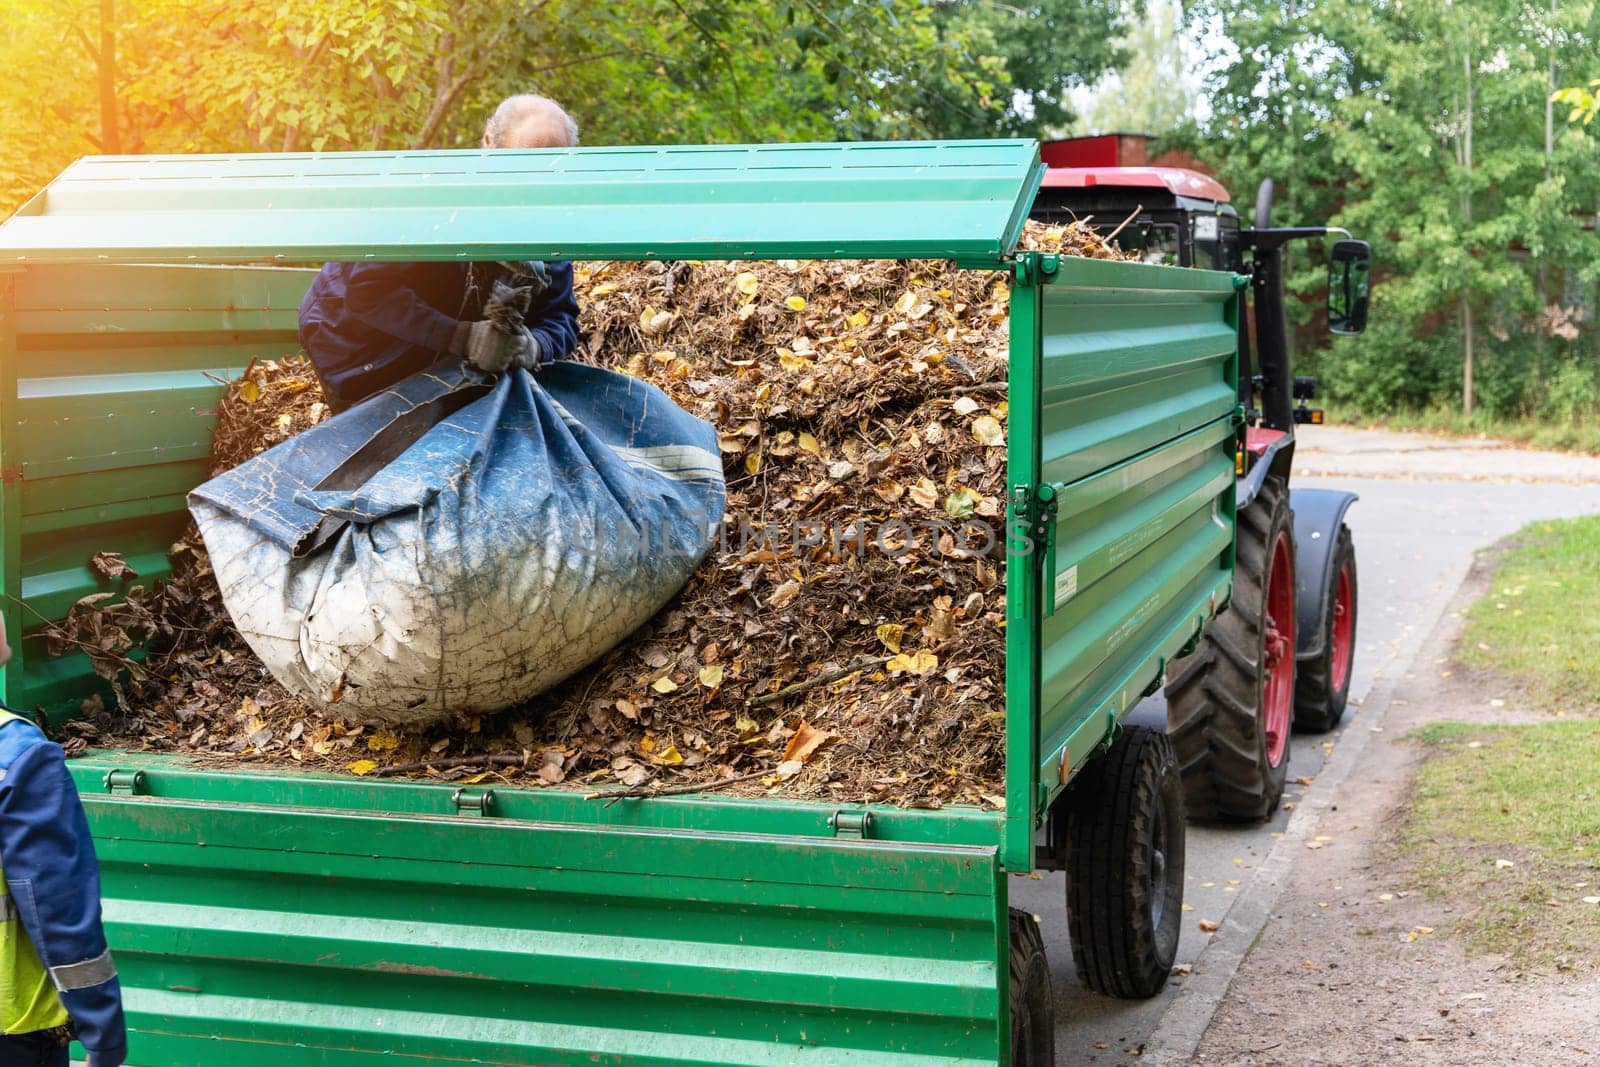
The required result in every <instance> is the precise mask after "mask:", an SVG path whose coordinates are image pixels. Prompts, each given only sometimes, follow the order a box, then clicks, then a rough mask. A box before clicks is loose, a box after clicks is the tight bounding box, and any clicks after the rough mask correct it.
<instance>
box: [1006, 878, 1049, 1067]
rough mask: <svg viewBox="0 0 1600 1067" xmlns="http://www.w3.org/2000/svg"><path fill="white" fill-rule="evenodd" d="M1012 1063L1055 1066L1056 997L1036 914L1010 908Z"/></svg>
mask: <svg viewBox="0 0 1600 1067" xmlns="http://www.w3.org/2000/svg"><path fill="white" fill-rule="evenodd" d="M1010 957H1011V1064H1012V1067H1055V1062H1056V999H1055V994H1054V993H1053V992H1052V991H1051V989H1050V965H1049V964H1048V963H1047V962H1046V961H1045V958H1044V937H1043V936H1042V935H1041V934H1040V933H1039V924H1038V923H1036V922H1034V920H1033V916H1032V915H1029V914H1028V913H1027V912H1025V911H1022V910H1021V909H1019V908H1012V909H1011V951H1010Z"/></svg>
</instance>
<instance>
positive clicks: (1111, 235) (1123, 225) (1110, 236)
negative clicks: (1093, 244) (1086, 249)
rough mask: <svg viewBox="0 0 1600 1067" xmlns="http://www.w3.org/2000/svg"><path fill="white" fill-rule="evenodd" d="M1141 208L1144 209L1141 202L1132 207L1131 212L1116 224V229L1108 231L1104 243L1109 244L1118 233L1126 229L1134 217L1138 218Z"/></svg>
mask: <svg viewBox="0 0 1600 1067" xmlns="http://www.w3.org/2000/svg"><path fill="white" fill-rule="evenodd" d="M1143 210H1144V205H1143V204H1140V205H1139V206H1138V207H1136V208H1134V209H1133V214H1131V215H1129V216H1128V217H1127V218H1125V219H1123V220H1122V221H1121V222H1120V223H1118V224H1117V228H1116V229H1114V230H1112V231H1111V232H1110V233H1108V234H1107V235H1106V243H1108V244H1109V243H1110V242H1112V241H1115V240H1116V239H1117V234H1119V233H1121V232H1122V231H1123V230H1125V229H1127V227H1128V223H1130V222H1132V221H1133V220H1134V219H1136V218H1138V217H1139V212H1141V211H1143Z"/></svg>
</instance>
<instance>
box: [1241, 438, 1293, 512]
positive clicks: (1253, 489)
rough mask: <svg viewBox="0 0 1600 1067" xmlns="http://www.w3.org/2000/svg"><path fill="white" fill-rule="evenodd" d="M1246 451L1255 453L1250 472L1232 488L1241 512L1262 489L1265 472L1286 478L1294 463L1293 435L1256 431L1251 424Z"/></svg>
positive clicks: (1285, 479)
mask: <svg viewBox="0 0 1600 1067" xmlns="http://www.w3.org/2000/svg"><path fill="white" fill-rule="evenodd" d="M1245 451H1247V452H1249V453H1250V454H1252V455H1254V456H1255V457H1256V458H1255V462H1253V463H1252V464H1251V465H1250V473H1248V474H1246V475H1245V476H1244V477H1243V478H1240V479H1239V484H1238V487H1237V488H1236V489H1235V493H1236V494H1237V496H1236V497H1235V499H1236V500H1237V504H1236V505H1235V506H1236V507H1237V508H1238V510H1240V511H1243V510H1244V509H1245V508H1247V507H1249V506H1250V502H1251V501H1252V500H1254V499H1255V498H1256V494H1257V493H1259V492H1261V483H1263V482H1265V481H1266V480H1267V475H1269V474H1271V475H1273V476H1275V477H1278V478H1282V479H1283V480H1284V481H1285V482H1287V481H1288V480H1289V468H1290V467H1291V466H1292V465H1293V463H1294V434H1292V433H1280V432H1279V431H1277V430H1258V429H1257V428H1255V427H1251V429H1250V431H1249V438H1248V442H1247V444H1246V445H1245Z"/></svg>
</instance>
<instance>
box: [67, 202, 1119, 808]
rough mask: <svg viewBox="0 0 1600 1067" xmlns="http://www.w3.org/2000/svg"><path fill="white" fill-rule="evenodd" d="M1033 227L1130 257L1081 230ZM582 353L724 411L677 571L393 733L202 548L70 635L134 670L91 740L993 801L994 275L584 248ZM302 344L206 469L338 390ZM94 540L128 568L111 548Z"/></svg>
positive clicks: (245, 385)
mask: <svg viewBox="0 0 1600 1067" xmlns="http://www.w3.org/2000/svg"><path fill="white" fill-rule="evenodd" d="M1026 240H1027V244H1028V246H1029V247H1032V248H1036V249H1043V250H1048V251H1054V250H1058V249H1060V250H1063V251H1066V252H1068V253H1070V254H1075V255H1091V256H1096V257H1099V258H1122V257H1121V255H1120V254H1119V253H1117V252H1116V251H1115V250H1114V249H1112V248H1109V247H1108V246H1106V245H1105V244H1104V243H1103V242H1101V241H1100V240H1099V239H1098V238H1097V237H1095V235H1094V234H1093V233H1092V232H1091V231H1089V230H1087V229H1085V228H1083V227H1081V226H1077V225H1074V226H1072V227H1065V228H1063V227H1050V228H1046V227H1042V226H1036V225H1032V224H1030V227H1029V231H1028V235H1027V238H1026ZM577 288H578V298H579V302H580V304H581V305H582V307H583V328H584V334H585V342H584V347H583V349H582V351H581V352H580V354H579V358H582V359H586V360H589V361H591V362H594V363H597V364H601V365H604V366H610V367H614V368H616V369H620V370H625V371H627V372H628V373H632V374H636V375H639V376H641V377H644V378H647V379H649V380H650V381H652V382H654V383H656V384H657V385H659V386H661V387H662V388H663V389H665V390H666V391H667V392H668V393H669V394H670V395H671V396H672V397H673V399H674V400H676V401H677V402H678V403H679V404H681V405H682V406H683V407H684V408H686V409H687V410H689V411H690V412H693V413H694V414H696V415H699V416H700V417H702V418H704V419H706V420H708V421H710V422H712V423H713V424H715V425H716V426H717V428H718V430H719V433H720V441H721V445H722V451H723V458H724V463H725V468H726V472H727V482H728V506H727V515H726V522H725V525H724V531H725V532H724V538H723V542H722V544H721V545H720V546H719V547H717V548H716V549H714V550H713V552H712V555H711V557H710V558H709V559H708V560H707V561H706V563H705V565H704V566H702V567H701V569H700V571H699V573H697V574H696V575H695V577H694V579H693V580H692V581H691V582H690V583H689V585H688V587H687V588H685V590H684V591H683V593H682V594H681V595H680V596H679V597H678V598H677V599H676V600H675V601H674V602H673V603H672V604H670V605H669V606H668V607H667V608H666V609H665V610H663V611H662V612H661V613H660V614H659V615H658V616H657V617H656V618H655V619H653V620H652V621H651V622H650V623H648V624H647V625H645V626H644V627H643V628H641V629H640V630H639V631H638V632H637V633H636V634H635V635H634V636H633V637H632V638H631V639H630V640H628V641H627V642H625V643H623V644H622V645H621V646H619V647H618V648H616V649H615V650H613V651H612V652H611V653H610V654H608V655H607V656H606V657H605V658H604V659H602V660H601V661H600V662H599V663H597V664H595V665H594V666H593V667H591V668H589V669H587V670H585V671H582V672H580V674H579V675H577V676H576V677H574V678H573V679H571V680H569V681H568V682H567V683H565V684H563V685H561V686H559V687H558V688H556V689H554V690H552V691H550V692H548V693H546V694H544V695H542V696H540V697H538V698H536V699H535V700H533V701H532V702H530V703H529V704H527V705H526V706H523V707H520V708H516V709H512V710H510V711H507V712H504V713H502V714H500V715H497V716H494V717H486V718H474V719H470V720H467V721H465V722H463V723H459V724H457V725H456V726H455V727H453V728H451V729H439V728H434V729H430V730H427V731H418V732H413V733H404V734H396V733H391V732H387V731H384V730H381V729H374V728H372V727H362V726H357V725H354V724H351V723H348V722H345V721H342V720H340V719H339V717H338V707H337V705H335V706H333V707H331V708H326V709H324V708H310V707H307V706H306V705H304V704H302V703H300V702H299V701H297V700H295V699H293V698H290V697H289V696H288V695H287V694H286V693H285V692H284V691H283V690H282V689H281V688H280V687H279V686H277V685H276V683H274V682H273V680H272V679H271V678H270V677H268V676H267V675H266V673H265V671H264V670H263V669H262V667H261V665H260V664H259V662H258V661H257V660H256V659H255V657H254V656H253V655H252V654H251V653H250V651H249V650H248V648H246V647H245V646H244V644H243V642H242V640H241V639H240V638H239V637H238V635H237V633H235V632H234V631H233V629H232V627H231V625H229V624H228V623H227V616H226V613H225V611H224V610H223V609H222V607H221V604H220V598H219V596H218V593H217V590H216V584H215V582H214V580H213V579H212V578H211V574H210V570H209V568H208V567H207V565H206V560H205V552H204V548H203V547H202V546H200V545H199V543H198V539H197V538H196V537H194V536H190V537H189V538H187V539H185V540H184V541H183V542H182V543H180V544H179V545H176V546H174V561H175V575H174V578H173V580H172V581H169V582H165V583H157V584H156V585H155V586H154V587H153V588H152V589H151V590H149V591H145V590H143V589H136V590H135V591H133V592H131V593H130V594H129V595H128V596H127V597H126V598H125V600H123V601H121V602H119V603H115V604H112V603H109V602H108V601H109V597H107V598H105V599H96V598H89V600H87V601H85V602H84V603H83V604H82V605H80V606H79V608H78V609H75V611H74V613H73V617H72V619H71V620H69V623H68V624H67V625H65V626H62V627H59V628H58V633H57V637H56V642H57V646H58V647H59V648H60V649H63V650H64V649H66V648H69V647H74V646H76V647H83V648H89V649H92V654H93V656H94V657H95V660H96V663H97V665H100V666H101V667H102V668H103V669H104V673H107V674H108V675H111V674H117V673H118V668H119V667H123V666H126V665H127V664H128V662H129V661H128V655H129V653H130V651H131V650H132V649H133V648H135V647H138V646H143V647H145V648H146V649H147V650H148V651H147V652H146V654H145V658H144V660H143V663H142V665H140V666H135V667H134V670H133V671H132V672H129V673H124V674H123V675H122V680H121V681H120V682H119V685H120V688H119V691H118V704H119V705H120V707H119V709H117V710H116V711H113V710H110V709H103V708H90V709H87V710H88V711H89V712H91V714H89V715H87V716H86V717H85V719H84V721H83V722H81V723H80V724H77V725H75V726H73V727H71V728H70V729H71V730H73V731H75V732H76V733H77V736H78V740H75V741H74V742H73V744H75V745H76V746H79V747H81V746H82V745H83V744H85V743H94V744H116V745H122V746H128V747H134V748H143V749H147V750H160V751H176V752H183V753H188V754H193V755H204V756H212V757H221V758H226V759H228V760H230V761H249V762H271V763H280V764H281V763H289V764H299V765H301V766H305V767H308V768H316V769H322V770H347V771H350V772H354V773H356V774H364V775H373V776H389V775H417V776H425V777H434V778H445V779H464V780H468V781H478V780H483V779H485V778H489V777H493V778H495V779H502V778H503V779H506V780H511V781H515V782H517V783H520V784H540V783H543V784H547V785H556V784H564V785H565V787H566V788H577V789H583V790H585V791H589V792H594V793H597V794H600V795H615V794H616V793H618V792H626V793H629V794H630V795H662V794H664V793H667V792H673V791H680V792H684V791H691V790H698V789H704V788H729V789H731V790H732V791H738V792H752V791H757V792H758V791H773V792H778V793H781V794H784V795H799V796H811V797H820V796H830V797H834V798H836V799H839V800H841V801H878V802H891V803H900V804H910V805H917V806H932V807H937V806H940V805H942V804H945V803H951V802H966V803H977V804H988V805H998V804H999V803H1001V799H1000V794H1001V792H1002V791H1003V790H1002V781H1003V777H1004V758H1005V757H1004V720H1005V682H1004V673H1005V672H1004V617H1005V574H1004V544H1003V536H1002V530H1003V524H1004V513H1005V501H1004V491H1005V462H1006V447H1005V444H1006V431H1005V427H1006V416H1007V410H1006V353H1007V299H1008V289H1007V283H1006V280H1005V277H1004V276H1003V275H1001V274H997V273H989V272H980V271H962V270H957V269H955V268H954V267H953V266H951V265H950V264H948V263H944V262H933V261H927V262H901V261H860V260H846V261H815V262H765V263H724V262H709V263H585V264H579V265H578V268H577ZM326 414H327V409H326V407H325V405H324V404H323V402H322V401H321V399H320V390H319V388H318V386H317V383H316V379H315V376H314V375H313V374H311V372H310V369H309V368H308V367H307V366H306V364H305V363H304V362H302V361H297V360H296V361H281V362H275V363H264V364H260V365H257V366H252V367H251V368H250V369H249V370H248V371H247V373H246V374H245V376H244V377H243V378H241V379H240V380H238V381H236V382H234V383H232V384H231V385H230V388H229V390H228V396H227V399H226V400H225V401H224V402H223V405H222V409H221V425H220V428H219V430H218V434H217V441H216V446H215V460H216V462H215V464H214V469H216V470H223V469H227V468H230V467H232V466H234V465H236V464H238V463H240V462H242V461H243V460H244V459H246V458H248V457H249V456H251V455H254V454H256V453H257V452H259V451H261V450H262V449H264V448H267V447H270V446H271V445H274V444H276V443H278V442H280V441H282V440H285V439H286V438H287V437H289V436H291V435H292V434H294V433H297V432H299V431H300V430H302V429H304V428H306V427H307V426H310V425H313V424H315V423H316V422H318V421H320V420H321V419H322V418H324V417H326ZM108 565H111V566H117V565H121V564H120V561H117V560H115V558H114V557H111V558H110V559H109V563H108Z"/></svg>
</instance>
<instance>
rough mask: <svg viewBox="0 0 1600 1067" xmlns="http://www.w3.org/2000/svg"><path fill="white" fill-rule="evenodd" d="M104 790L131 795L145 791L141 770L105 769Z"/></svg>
mask: <svg viewBox="0 0 1600 1067" xmlns="http://www.w3.org/2000/svg"><path fill="white" fill-rule="evenodd" d="M105 782H106V792H107V793H115V794H117V795H118V796H125V797H133V796H138V795H139V794H141V793H143V792H144V791H145V788H144V772H143V771H107V772H106V778H105Z"/></svg>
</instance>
